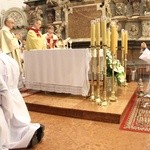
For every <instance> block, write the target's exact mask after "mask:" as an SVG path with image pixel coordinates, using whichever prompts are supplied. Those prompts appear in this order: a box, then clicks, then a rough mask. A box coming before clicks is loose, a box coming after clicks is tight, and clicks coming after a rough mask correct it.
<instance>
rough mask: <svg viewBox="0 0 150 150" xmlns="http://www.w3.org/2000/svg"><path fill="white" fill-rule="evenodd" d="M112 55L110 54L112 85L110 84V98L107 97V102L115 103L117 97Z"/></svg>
mask: <svg viewBox="0 0 150 150" xmlns="http://www.w3.org/2000/svg"><path fill="white" fill-rule="evenodd" d="M114 57H115V56H114V54H112V84H111V87H112V89H111V96H110V97H109V100H110V101H112V102H115V101H116V100H117V97H116V96H115V85H114V83H115V81H114V80H115V75H114Z"/></svg>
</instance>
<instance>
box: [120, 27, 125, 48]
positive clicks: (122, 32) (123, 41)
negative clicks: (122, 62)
mask: <svg viewBox="0 0 150 150" xmlns="http://www.w3.org/2000/svg"><path fill="white" fill-rule="evenodd" d="M124 31H125V30H124V29H122V30H121V47H122V48H123V50H124V43H125V39H124V36H125V32H124Z"/></svg>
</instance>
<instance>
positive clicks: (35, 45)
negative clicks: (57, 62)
mask: <svg viewBox="0 0 150 150" xmlns="http://www.w3.org/2000/svg"><path fill="white" fill-rule="evenodd" d="M41 25H42V22H41V20H39V19H35V20H34V24H33V26H32V27H30V28H29V31H28V33H27V38H26V49H27V50H42V49H46V41H45V38H44V36H43V35H42V34H41V32H40V28H41Z"/></svg>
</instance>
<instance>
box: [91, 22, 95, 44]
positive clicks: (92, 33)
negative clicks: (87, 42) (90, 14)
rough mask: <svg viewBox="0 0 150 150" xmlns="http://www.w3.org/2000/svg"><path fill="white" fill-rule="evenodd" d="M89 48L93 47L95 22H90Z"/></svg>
mask: <svg viewBox="0 0 150 150" xmlns="http://www.w3.org/2000/svg"><path fill="white" fill-rule="evenodd" d="M91 46H95V20H92V21H91Z"/></svg>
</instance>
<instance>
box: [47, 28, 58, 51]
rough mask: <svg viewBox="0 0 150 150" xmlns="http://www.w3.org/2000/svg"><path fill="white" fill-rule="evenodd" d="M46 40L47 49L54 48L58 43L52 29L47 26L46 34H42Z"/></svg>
mask: <svg viewBox="0 0 150 150" xmlns="http://www.w3.org/2000/svg"><path fill="white" fill-rule="evenodd" d="M44 36H45V38H46V45H47V49H51V48H55V47H56V44H57V42H58V37H57V35H56V34H54V27H53V26H49V27H48V31H47V33H45V34H44Z"/></svg>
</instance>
